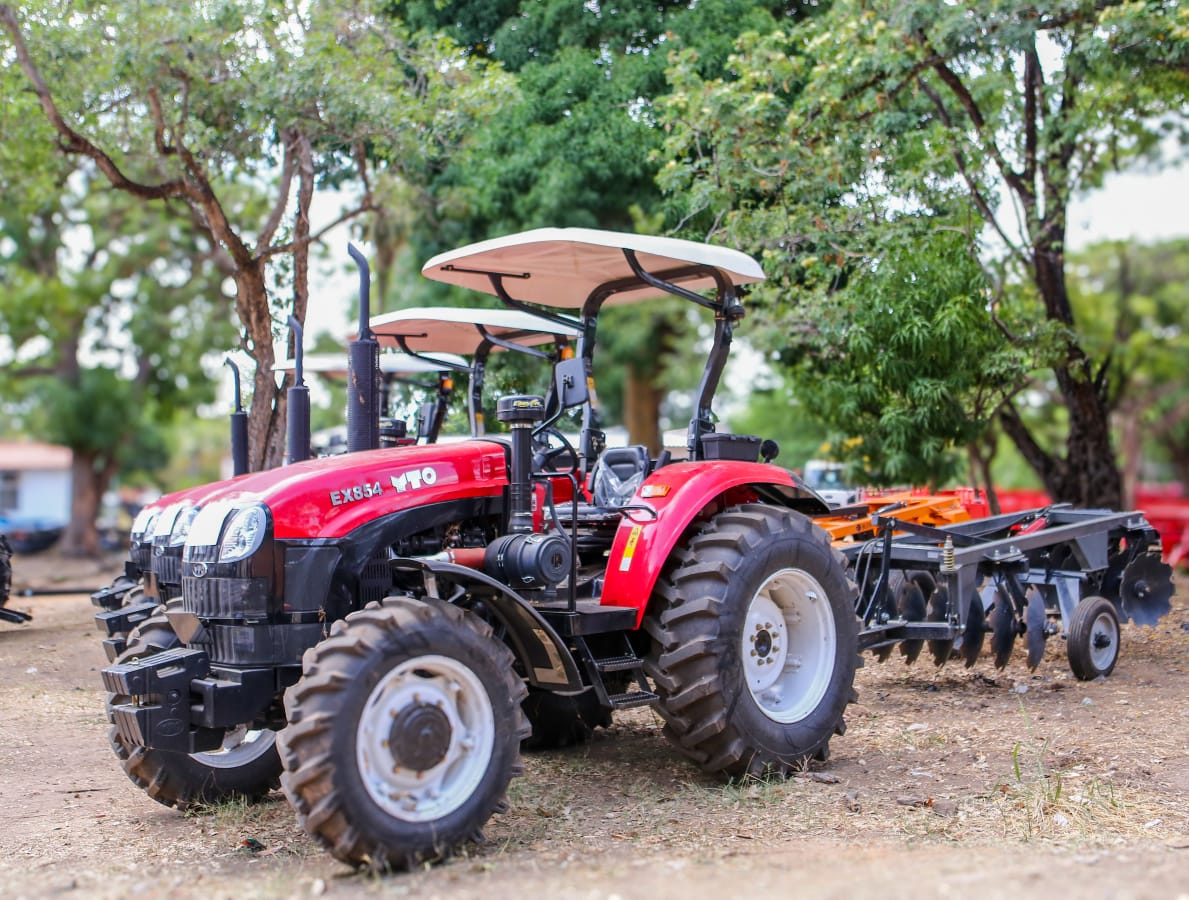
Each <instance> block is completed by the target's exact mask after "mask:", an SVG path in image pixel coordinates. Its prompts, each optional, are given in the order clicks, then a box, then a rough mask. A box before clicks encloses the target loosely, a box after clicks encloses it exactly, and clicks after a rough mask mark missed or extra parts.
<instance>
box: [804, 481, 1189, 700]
mask: <svg viewBox="0 0 1189 900" xmlns="http://www.w3.org/2000/svg"><path fill="white" fill-rule="evenodd" d="M883 499H885V500H889V499H890V500H891V501H892V502H891V503H889V504H888V505H886V506H884V507H882V508H880V509H876V510H871V512H870V515H868V516H867V517H866V520H865V521H864V517H863V514H862V509H861V507H852V508H849V509H847V510H838V511H835V512H834V513H832V514H831V516H827V517H821V518H819V519H818V522H819V524H822V525H823V527H825V528H826V529H827V531H830V532H831V533H832V534H833V535H834V537H835V546H836V547H838V549H839V550H840V551H841V552H842V553H843V554H844V555H845V556H846V557H847V559H848V561H849V563H850V565H851V567H852V570H853V573H854V576H855V580H856V581H857V583H858V584H859V588H860V590H859V597H858V601H857V604H856V612H857V613H858V615H859V617H860V619H862V622H863V630H862V632H861V634H860V637H859V646H860V648H861V649H866V650H871V651H872V652H873V653H874V654H875V656H876V657H877V658H879V659H880V660H881V661H883V660H886V659H888V658H889V657H890V655H891V653H892V650H893V649H894V648H895V647H897V646H898V647H899V648H900V652H901V655H902V656H903V658H904V660H905V662H906V663H913V662H915V661H916V660H917V659H918V657H919V656H920V655H921V651H922V649H923V648H924V647H926V646H927V647H928V649H929V657H930V658H931V659H932V660H933V662H934V663H935V664H936V665H937V666H942V665H945V663H947V662H949V661H950V660H951V659H961V660H962V661H963V662H964V663H965V665H966V666H967V667H971V666H973V665H974V664H975V662H976V661H977V660H978V658H979V656H980V655H981V654H982V650H983V648H984V646H985V645H987V644H988V643H989V645H990V647H989V649H990V653H991V656H992V659H993V662H994V665H995V666H996V667H997V668H1000V669H1002V668H1004V667H1005V666H1006V665H1007V664H1008V662H1009V660H1010V659H1011V655H1012V652H1013V651H1014V649H1015V647H1016V645H1017V642H1019V643H1021V644H1022V646H1023V648H1024V649H1025V651H1026V653H1027V664H1028V667H1029V668H1030V669H1035V668H1036V667H1037V666H1038V665H1039V664H1040V661H1041V660H1042V659H1043V657H1044V651H1045V647H1046V645H1047V642H1048V640H1049V638H1052V637H1054V636H1060V637H1061V638H1062V639H1063V640H1065V642H1066V652H1067V657H1068V659H1069V661H1070V667H1071V669H1072V671H1073V672H1074V674H1075V675H1076V676H1077V677H1078V678H1082V679H1085V678H1096V677H1100V676H1103V675H1106V674H1109V672H1110V671H1111V670H1112V669H1113V668H1114V665H1115V661H1116V660H1117V658H1118V652H1119V628H1118V623H1119V622H1128V621H1132V622H1135V623H1136V624H1139V625H1153V624H1155V623H1156V622H1158V621H1159V620H1160V619H1161V618H1162V617H1163V616H1164V615H1166V614H1167V613H1168V612H1169V610H1170V609H1171V602H1170V601H1171V598H1172V595H1173V593H1174V590H1175V588H1174V585H1173V581H1172V569H1171V567H1170V566H1168V565H1167V564H1166V563H1165V562H1164V561H1163V559H1162V558H1161V555H1160V553H1161V548H1160V536H1159V534H1158V533H1157V532H1156V530H1155V529H1154V528H1152V526H1151V525H1150V524H1149V523H1148V521H1147V520H1146V519H1145V518H1144V516H1143V514H1142V513H1140V512H1135V511H1130V512H1114V511H1110V510H1083V509H1074V508H1072V507H1071V506H1069V505H1067V504H1056V505H1052V506H1046V507H1041V508H1038V509H1033V510H1026V511H1024V512H1015V513H1010V514H1006V515H1000V516H992V517H989V518H985V519H970V518H969V516H968V515H964V510H963V511H959V510H960V504H958V503H957V501H956V500H952V498H947V497H932V498H919V497H911V496H908V495H905V496H903V497H896V498H883ZM951 501H952V503H951ZM873 502H874V501H873ZM954 506H957V507H958V509H955V508H954ZM1021 639H1022V640H1021Z"/></svg>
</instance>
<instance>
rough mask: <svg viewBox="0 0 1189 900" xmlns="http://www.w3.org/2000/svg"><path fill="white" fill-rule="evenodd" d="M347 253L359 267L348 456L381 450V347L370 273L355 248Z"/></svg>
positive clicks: (351, 357) (349, 350) (349, 353)
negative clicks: (374, 324)
mask: <svg viewBox="0 0 1189 900" xmlns="http://www.w3.org/2000/svg"><path fill="white" fill-rule="evenodd" d="M347 253H349V254H350V255H351V258H352V259H353V260H355V264H356V265H357V266H359V337H358V339H356V340H354V341H352V342H351V344H350V346H349V347H348V348H347V362H348V366H349V371H348V373H347V452H348V453H354V452H356V451H358V450H375V449H377V448H378V447H379V446H380V343H379V341H377V340H376V336H375V334H374V333H373V332H372V329H371V326H370V324H369V322H370V320H371V302H370V295H371V287H372V281H371V270H370V269H369V268H368V265H367V259H365V258H364V256H363V254H362V253H360V252H359V250H358V249H357V248H356V247H355V245H354V244H348V245H347Z"/></svg>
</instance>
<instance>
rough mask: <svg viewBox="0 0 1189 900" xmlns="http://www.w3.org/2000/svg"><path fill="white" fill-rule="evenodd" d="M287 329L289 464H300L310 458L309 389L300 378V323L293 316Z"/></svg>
mask: <svg viewBox="0 0 1189 900" xmlns="http://www.w3.org/2000/svg"><path fill="white" fill-rule="evenodd" d="M289 328H290V329H291V330H292V331H293V360H294V367H293V387H291V388H289V394H288V397H289V420H288V425H289V427H288V428H287V429H286V431H287V437H288V439H289V462H291V463H295V462H301V461H302V460H303V459H309V458H310V389H309V388H308V387H307V386H306V383H305V380H304V379H303V378H302V371H301V361H302V357H303V355H304V350H303V347H302V344H303V341H304V337H303V334H302V328H301V323H300V322H299V321H297V318H296V317H295V316H290V317H289Z"/></svg>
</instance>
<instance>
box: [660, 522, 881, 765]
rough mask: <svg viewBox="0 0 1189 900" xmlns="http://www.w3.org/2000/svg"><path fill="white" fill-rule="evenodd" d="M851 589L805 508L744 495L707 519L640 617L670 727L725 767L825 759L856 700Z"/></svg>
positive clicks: (685, 748)
mask: <svg viewBox="0 0 1189 900" xmlns="http://www.w3.org/2000/svg"><path fill="white" fill-rule="evenodd" d="M857 593H858V592H857V590H856V588H855V585H854V583H853V582H852V581H851V580H850V579H849V577H848V576H847V571H846V565H845V563H844V562H843V560H842V557H841V556H840V555H839V554H837V553H836V552H835V551H834V550H833V549H832V548H831V547H830V543H829V539H828V537H827V536H826V534H825V532H823V531H822V530H821V529H819V528H817V527H815V526H814V525H813V523H812V522H810V521H809V520H808V519H807V518H805V517H804V516H801V515H799V514H797V513H794V512H791V511H789V510H786V509H781V508H777V507H771V506H766V505H761V504H748V505H744V506H737V507H732V508H730V509H727V510H725V511H723V512H721V513H719V514H718V515H716V516H714V517H713V518H711V519H710V520H709V521H708V522H707V523H706V524H705V526H704V527H703V528H702V530H701V531H700V532H699V533H697V534H696V535H694V536H693V537H692V538H691V539H690V540H689V541H688V543H687V545H686V546H685V547H684V548H682V549H679V550H678V551H676V552H675V554H674V557H673V559H672V560H671V563H670V568H669V569H668V570H667V572H666V574H665V575H664V576H663V577H662V578H661V580H660V581H659V582H658V583H657V590H656V594H655V595H654V597H653V605H652V607H651V608H650V611H649V614H648V615H647V616H646V617H645V620H644V627H645V629H646V630H647V631H648V633H649V635H650V636H651V637H652V650H651V652H650V653H649V655H648V657H647V659H646V660H645V672H646V673H647V674H648V675H649V676H650V677H651V678H652V680H653V682H654V683H655V685H656V689H657V693H658V695H659V700H658V701H657V704H656V705H657V711H658V712H659V713H660V715H661V716H662V717H663V718H664V720H665V723H666V725H665V734H666V736H667V737H668V738H669V739H670V740H671V741H673V742H674V743H675V744H676V745H677V746H678V748H679V749H680V750H681V751H682V752H684V753H685V754H686V755H687V756H689V757H690V758H691V759H693V760H694V761H695V762H697V763H698V764H699V765H700V766H701V767H702V768H703V769H704V770H706V771H708V772H720V773H723V774H725V775H728V776H746V775H763V774H775V775H784V774H787V773H788V772H789V771H790V770H791V769H793V768H794V767H796V766H799V765H802V764H803V763H804V761H805V760H806V759H808V758H810V757H816V758H818V759H825V758H826V756H827V755H828V752H829V746H828V745H829V741H830V738H831V737H832V736H833V735H835V734H842V733H843V732H844V731H845V721H844V718H843V713H844V712H845V710H846V706H847V704H848V703H850V702H852V701H853V700H854V699H856V694H855V692H854V687H853V684H854V676H855V669H856V668H857V666H858V664H859V658H858V650H857V648H858V620H857V619H856V617H855V614H854V602H855V597H856V595H857Z"/></svg>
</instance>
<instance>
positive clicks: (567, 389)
mask: <svg viewBox="0 0 1189 900" xmlns="http://www.w3.org/2000/svg"><path fill="white" fill-rule="evenodd" d="M553 380H554V383H555V385H556V387H557V399H558V402H559V403H560V404H561V408H562V409H569V408H570V407H573V406H581V405H582V404H583V403H585V402H586V401H587V400H589V399H590V391H589V390H588V389H587V386H586V364H585V363H583V361H582V360H581V359H579V358H578V357H574V358H573V359H563V360H562V361H561V362H559V363H558V364H557V365H556V366H554V367H553Z"/></svg>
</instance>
